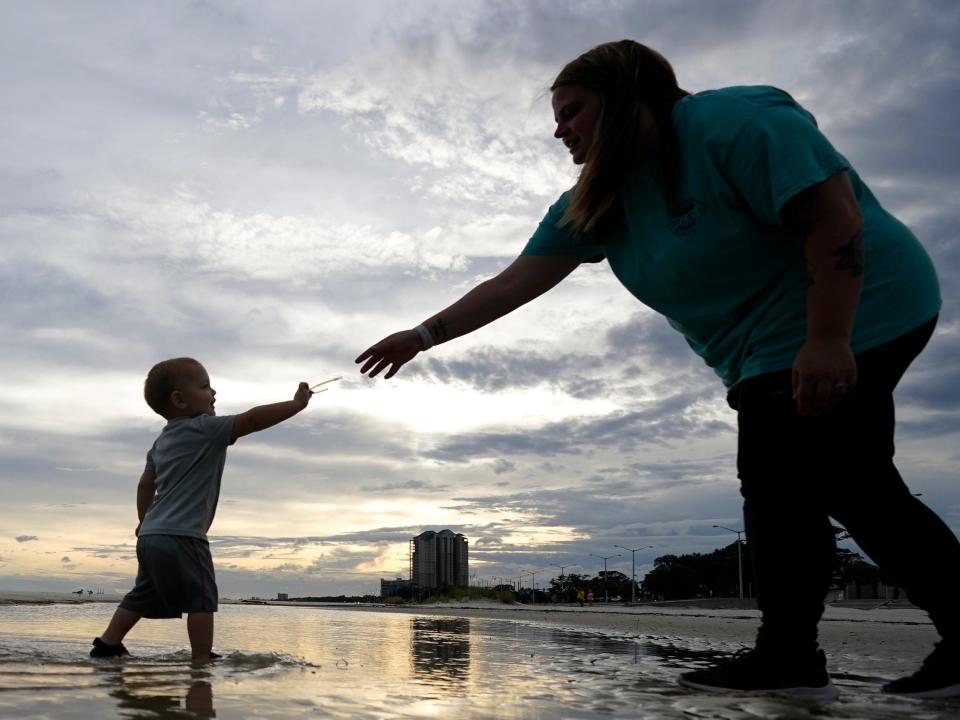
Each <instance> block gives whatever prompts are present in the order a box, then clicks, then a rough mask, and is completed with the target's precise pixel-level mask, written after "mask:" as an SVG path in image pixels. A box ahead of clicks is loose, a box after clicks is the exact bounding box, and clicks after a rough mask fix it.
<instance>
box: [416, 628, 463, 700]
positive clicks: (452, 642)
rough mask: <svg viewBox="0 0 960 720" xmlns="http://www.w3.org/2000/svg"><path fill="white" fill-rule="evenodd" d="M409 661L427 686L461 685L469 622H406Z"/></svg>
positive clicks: (417, 675)
mask: <svg viewBox="0 0 960 720" xmlns="http://www.w3.org/2000/svg"><path fill="white" fill-rule="evenodd" d="M410 629H411V631H410V660H411V662H412V663H413V674H414V676H415V677H417V678H419V679H421V680H423V681H425V682H428V683H431V684H432V683H437V682H443V683H449V682H450V681H456V682H463V681H465V680H466V679H467V677H468V676H469V674H470V618H431V617H412V618H410Z"/></svg>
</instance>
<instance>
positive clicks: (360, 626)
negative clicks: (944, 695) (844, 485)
mask: <svg viewBox="0 0 960 720" xmlns="http://www.w3.org/2000/svg"><path fill="white" fill-rule="evenodd" d="M112 612H113V606H111V605H108V604H86V605H17V606H0V717H11V718H13V717H15V718H22V719H23V720H40V719H41V718H43V719H46V718H58V719H60V718H77V719H78V720H79V719H81V718H82V719H83V720H89V719H90V718H198V717H199V718H213V717H216V718H219V719H221V720H223V719H224V718H227V719H230V718H258V719H260V718H284V719H286V718H351V719H353V718H424V717H451V718H466V719H470V720H480V719H484V718H505V719H512V718H551V719H553V718H687V719H689V718H722V719H724V720H740V719H747V718H814V717H816V718H857V719H864V720H869V719H873V718H878V719H879V718H898V719H899V718H903V717H910V718H931V719H932V718H957V717H960V703H957V702H956V701H951V702H919V701H903V700H892V699H890V698H886V697H883V696H881V695H880V694H879V684H880V679H879V678H873V677H867V676H858V675H854V674H848V675H844V676H839V677H837V676H834V682H835V683H836V684H837V685H838V686H839V688H840V690H841V693H842V696H841V700H839V701H837V702H834V703H829V704H817V703H804V702H800V701H790V700H783V699H777V698H743V697H733V698H731V697H717V696H712V695H706V694H701V693H697V692H693V691H689V690H685V689H682V688H680V687H678V686H677V685H676V677H677V675H678V674H679V672H681V671H682V670H685V669H689V668H693V667H699V666H702V665H704V664H707V663H710V662H711V661H713V660H714V659H716V657H717V652H718V651H732V650H735V649H737V648H736V647H730V648H725V647H722V646H720V645H719V644H717V643H710V644H709V645H708V644H707V643H706V642H699V641H697V640H691V639H690V638H671V637H652V636H631V637H627V636H613V635H604V634H600V633H592V632H585V631H582V630H573V629H565V628H562V627H557V626H552V625H538V624H535V623H530V622H524V621H514V620H493V619H478V618H455V617H449V618H448V617H436V616H419V615H407V614H399V613H389V612H383V613H378V612H353V611H345V610H333V609H326V608H291V607H277V606H240V605H224V606H221V609H220V612H219V613H217V618H216V622H217V628H216V643H215V648H216V649H217V651H218V652H220V653H222V654H223V655H224V658H223V659H222V660H219V661H217V662H216V663H214V664H212V665H210V666H207V667H206V668H203V669H201V670H196V669H191V668H190V664H189V650H188V645H187V639H186V628H185V626H184V623H183V622H182V621H175V620H168V621H142V622H141V623H140V624H139V625H138V626H137V627H136V628H135V629H134V630H133V632H132V633H131V635H130V636H129V637H128V642H127V643H126V644H127V647H128V648H129V649H130V650H131V652H132V653H133V654H134V657H132V658H125V659H123V660H113V659H110V660H92V659H90V658H89V657H87V652H88V649H89V643H90V640H91V638H92V637H93V636H94V635H97V634H98V633H100V632H101V631H102V630H103V628H104V626H105V624H106V622H107V620H108V619H109V617H110V615H111V614H112Z"/></svg>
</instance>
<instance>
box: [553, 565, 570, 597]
mask: <svg viewBox="0 0 960 720" xmlns="http://www.w3.org/2000/svg"><path fill="white" fill-rule="evenodd" d="M550 566H551V567H557V568H560V599H561V600H563V592H564V591H563V571H564V570H565V569H566V568H568V567H576V565H555V564H554V563H550Z"/></svg>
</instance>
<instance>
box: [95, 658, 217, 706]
mask: <svg viewBox="0 0 960 720" xmlns="http://www.w3.org/2000/svg"><path fill="white" fill-rule="evenodd" d="M94 672H95V673H96V674H98V675H100V676H101V678H102V679H103V680H104V683H103V684H104V685H105V686H106V687H107V693H108V694H109V695H110V697H112V698H113V699H114V700H116V703H117V709H118V711H119V715H120V717H123V718H134V719H138V720H139V719H143V720H146V718H167V717H184V711H186V713H187V714H188V715H189V716H192V717H196V718H215V717H216V716H217V711H216V710H214V707H213V685H212V684H211V682H210V681H211V674H210V673H209V672H208V671H206V670H202V669H194V668H184V667H183V665H182V664H180V663H177V664H170V665H167V664H163V665H158V664H149V665H141V664H136V665H134V664H121V663H118V664H116V665H94ZM181 696H182V698H183V699H182V700H181Z"/></svg>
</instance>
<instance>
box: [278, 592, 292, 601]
mask: <svg viewBox="0 0 960 720" xmlns="http://www.w3.org/2000/svg"><path fill="white" fill-rule="evenodd" d="M289 597H290V596H289V595H288V594H287V593H282V592H278V593H277V600H287V599H288V598H289Z"/></svg>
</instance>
